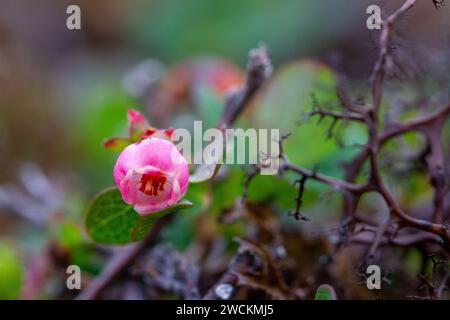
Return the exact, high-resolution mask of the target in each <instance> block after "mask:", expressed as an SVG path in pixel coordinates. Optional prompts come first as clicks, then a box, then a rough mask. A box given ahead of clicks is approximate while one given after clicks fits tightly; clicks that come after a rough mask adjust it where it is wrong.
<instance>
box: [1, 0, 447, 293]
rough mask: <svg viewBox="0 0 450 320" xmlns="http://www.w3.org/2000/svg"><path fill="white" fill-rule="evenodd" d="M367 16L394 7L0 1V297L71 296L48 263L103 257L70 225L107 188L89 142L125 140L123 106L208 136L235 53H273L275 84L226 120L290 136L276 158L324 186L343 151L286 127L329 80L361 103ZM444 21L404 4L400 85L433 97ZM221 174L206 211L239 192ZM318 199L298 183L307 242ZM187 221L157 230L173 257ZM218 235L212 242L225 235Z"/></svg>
mask: <svg viewBox="0 0 450 320" xmlns="http://www.w3.org/2000/svg"><path fill="white" fill-rule="evenodd" d="M70 4H77V5H79V6H80V7H81V13H82V16H81V21H82V29H81V30H73V31H71V30H68V29H67V28H66V18H67V17H68V15H67V14H66V7H67V6H68V5H70ZM369 4H379V5H380V6H381V7H382V9H383V10H384V11H387V12H391V11H392V9H393V8H396V7H397V6H398V5H399V4H400V2H399V1H375V0H371V1H360V0H334V1H326V0H319V1H307V0H304V1H303V0H283V1H266V0H246V1H240V0H236V1H234V0H233V1H231V0H228V1H210V0H195V1H177V0H161V1H156V0H155V1H150V0H146V1H144V0H130V1H119V0H97V1H90V0H83V1H76V0H73V1H60V0H58V1H56V0H41V1H24V0H0V298H19V297H21V298H27V299H35V298H65V297H70V293H67V292H65V291H64V289H63V288H61V284H62V283H64V279H65V273H64V269H63V268H59V267H58V263H59V262H60V263H61V266H63V265H64V263H68V262H70V263H75V264H78V265H80V266H82V269H83V271H86V272H87V273H89V274H91V275H92V276H95V274H96V273H98V272H99V270H100V269H101V267H102V265H103V263H104V261H105V256H106V255H107V250H108V249H105V248H100V249H99V248H98V247H97V246H96V245H94V244H92V243H90V241H89V239H88V237H87V236H86V234H85V233H84V231H83V223H82V216H83V211H84V208H85V206H86V203H87V201H88V200H89V198H90V197H91V196H92V195H93V194H94V193H95V192H97V191H98V190H100V189H101V188H104V187H107V186H110V185H112V184H113V179H112V168H113V164H114V161H115V158H116V157H117V154H116V153H113V152H111V151H108V150H106V149H104V148H103V147H102V142H103V141H104V140H105V139H106V138H108V137H111V136H114V135H123V134H125V132H126V129H125V128H126V111H127V109H128V108H136V109H139V110H141V111H142V112H143V113H144V114H146V115H147V116H148V118H149V120H150V122H151V123H152V124H153V125H154V126H156V127H166V126H174V127H187V128H190V126H192V121H193V120H203V121H204V125H205V124H206V126H213V125H214V123H215V122H216V121H217V119H218V116H219V114H220V109H221V99H222V98H223V95H224V93H225V92H226V91H227V90H228V89H230V88H232V87H233V86H234V85H238V84H239V83H241V81H242V76H243V72H244V70H245V64H246V61H247V54H248V51H249V50H250V49H251V48H253V47H255V46H257V45H258V44H259V43H261V42H263V43H265V44H266V45H267V46H268V48H269V50H270V52H271V54H272V58H273V63H274V66H275V80H274V81H273V83H272V84H271V85H270V86H268V88H266V90H265V91H264V92H263V93H262V94H260V95H259V96H258V97H256V98H255V99H254V101H253V102H252V105H251V108H250V110H249V112H248V113H247V114H246V115H244V117H243V119H242V120H241V122H240V123H241V124H242V126H256V127H274V128H280V129H282V132H288V131H294V134H293V136H294V138H293V139H292V140H291V141H292V142H288V143H290V144H289V145H288V152H289V153H290V156H291V158H292V159H293V160H294V161H296V162H298V163H301V164H302V165H305V166H308V167H310V168H311V167H313V166H314V165H316V164H320V168H321V169H322V171H324V172H326V173H329V174H333V175H336V176H339V175H340V174H341V172H340V171H339V166H338V164H339V163H338V162H339V160H343V159H348V158H349V157H350V156H351V155H353V154H354V152H355V150H353V149H352V148H348V150H347V149H346V150H341V149H340V148H338V146H337V145H336V143H335V142H334V141H333V140H327V139H326V137H325V131H326V129H325V127H323V126H322V127H320V126H319V127H318V128H317V129H314V128H312V126H311V127H308V126H306V127H302V129H299V131H295V130H297V129H295V128H296V127H297V125H296V121H297V120H299V119H301V116H302V113H303V112H305V111H306V110H307V109H309V108H310V107H311V99H310V95H311V93H313V92H315V93H316V94H317V95H318V96H319V97H320V99H321V101H326V102H330V103H333V101H334V100H335V93H334V92H333V90H332V88H333V87H334V86H335V84H336V79H337V77H338V76H342V77H343V78H344V79H345V81H346V82H347V83H348V84H351V86H352V88H353V89H352V90H353V94H354V95H355V96H358V95H364V93H365V92H366V90H367V87H368V84H369V82H368V79H369V77H370V73H371V70H372V67H373V63H374V61H375V59H376V55H377V50H376V49H377V46H376V39H377V35H378V33H377V31H370V30H368V29H367V28H366V19H367V17H368V15H367V14H366V13H365V11H366V8H367V6H368V5H369ZM449 18H450V8H446V7H443V8H442V9H441V10H439V11H438V10H436V9H435V8H434V6H433V5H432V4H431V0H430V1H419V3H418V4H417V7H416V8H414V10H412V11H410V13H408V15H407V17H406V18H405V19H403V20H402V21H401V23H400V25H399V34H400V35H401V42H399V43H398V45H399V48H398V50H396V54H397V55H398V56H400V57H402V59H401V61H402V62H403V63H404V64H403V70H404V72H403V73H402V77H403V78H408V79H413V80H414V81H415V80H417V79H421V82H422V86H421V88H422V90H424V92H427V93H434V92H437V91H439V90H442V89H444V90H448V89H447V86H448V85H447V84H446V81H447V80H448V74H449V73H448V71H449V67H450V54H448V52H449V49H450V35H449V33H448V30H449V28H448V27H449V22H448V21H450V20H449ZM399 41H400V40H399ZM405 70H406V71H405ZM430 79H432V80H430ZM423 83H425V84H423ZM396 86H397V87H396ZM393 87H394V88H397V89H398V90H393V91H392V92H391V93H390V96H389V97H391V98H392V100H393V101H395V102H396V103H397V104H399V105H401V104H402V103H404V100H408V99H410V98H411V99H412V98H413V97H414V94H415V90H414V89H412V88H411V87H405V86H404V85H401V84H395V85H393ZM302 130H303V131H302ZM344 135H345V137H344V138H345V140H346V141H347V142H348V143H350V142H353V143H357V142H361V141H363V140H364V137H365V133H364V132H363V131H362V130H360V129H359V128H357V127H354V128H352V130H347V131H346V132H345V133H344ZM230 176H231V177H232V178H227V179H225V180H220V179H219V182H218V185H217V189H215V190H214V194H215V195H216V196H214V195H212V198H213V200H208V201H212V203H213V204H212V209H211V212H220V211H221V210H223V209H224V208H226V207H227V205H230V204H231V203H233V201H234V200H235V198H236V197H237V195H238V194H239V193H240V192H241V190H240V189H239V188H240V186H241V181H242V177H243V175H242V172H241V171H239V170H234V171H233V170H231V173H230ZM273 179H274V180H273V181H271V182H269V183H267V184H268V185H275V186H276V188H278V190H285V191H286V190H287V191H286V192H284V191H282V192H279V193H278V194H277V193H274V191H273V190H272V189H270V188H268V189H267V190H265V189H264V188H263V189H262V190H255V191H254V197H255V199H263V200H266V201H268V202H269V203H271V204H275V206H276V207H277V210H279V211H280V212H285V211H286V210H287V209H289V208H293V205H294V203H293V202H292V198H293V197H292V195H293V193H292V192H293V191H292V190H290V189H289V188H290V187H289V183H288V182H286V183H284V182H280V181H275V178H273ZM412 179H415V182H414V183H412V184H411V182H410V181H409V182H406V181H405V183H406V184H407V185H408V186H409V188H410V189H411V190H409V189H408V190H409V193H408V194H406V193H405V195H404V197H405V201H406V202H407V203H411V202H412V201H416V202H419V204H420V202H422V203H424V204H426V203H427V201H429V199H430V198H429V197H430V191H429V189H428V187H429V186H427V182H426V179H425V177H423V176H414V177H412ZM224 181H225V182H224ZM411 181H412V180H411ZM222 182H223V183H222ZM220 183H222V185H221V184H220ZM196 188H202V187H196ZM233 188H234V189H233ZM283 188H287V189H283ZM321 188H322V189H321ZM230 190H231V191H230ZM195 191H196V190H195V188H194V190H193V191H191V192H192V193H193V197H196V196H197V197H199V199H200V201H203V202H205V201H207V200H205V199H204V194H206V193H207V191H205V190H200V191H198V193H197V194H195ZM323 191H324V189H323V187H320V186H315V185H314V184H312V187H311V191H310V193H309V194H308V197H309V198H307V200H306V204H305V205H306V210H307V212H308V215H310V216H312V217H314V218H313V221H312V224H311V225H310V226H311V227H310V228H311V229H312V231H314V232H315V231H317V230H322V229H323V228H324V224H323V223H322V222H323V221H326V222H327V223H328V225H330V224H332V222H333V221H337V220H338V219H339V215H338V213H337V212H338V210H337V209H336V208H337V206H338V200H337V199H333V196H330V197H331V198H332V199H328V200H327V201H325V202H324V201H321V200H320V199H322V198H321V193H322V192H323ZM215 197H216V198H215ZM336 198H337V197H336ZM268 199H269V200H268ZM408 201H409V202H408ZM203 202H202V203H203ZM379 202H380V201H379V199H378V200H377V199H373V201H370V203H371V205H370V206H368V208H367V210H368V211H369V212H370V210H372V211H377V210H379V206H380V204H379ZM377 203H378V204H377ZM200 211H201V210H199V209H198V208H197V211H196V210H193V211H192V212H190V213H189V214H187V215H186V216H185V217H180V218H177V220H176V221H175V222H174V223H173V224H172V225H171V227H170V228H169V229H168V230H167V239H168V241H169V242H171V243H172V244H173V245H174V246H175V247H176V248H178V249H179V250H184V249H186V248H189V247H190V245H191V243H192V241H193V240H192V239H193V238H194V237H195V236H194V234H195V232H196V230H197V229H196V228H199V227H198V225H202V224H201V223H200V222H199V223H197V222H198V220H195V219H197V218H198V216H197V215H198V214H199V212H200ZM205 219H207V218H205ZM203 220H204V219H203ZM203 220H202V221H203ZM207 221H209V220H207ZM194 222H195V223H194ZM203 223H205V222H204V221H203ZM208 223H209V222H208ZM211 223H212V222H211ZM221 228H222V227H221ZM222 229H224V230H222ZM222 229H220V228H219V231H217V230H216V231H214V232H222V233H223V234H224V236H225V237H228V236H229V237H231V235H235V234H239V232H240V231H239V230H240V229H239V226H238V227H233V228H232V227H223V228H222ZM310 231H311V230H310ZM49 252H50V253H49ZM105 252H106V253H105ZM49 256H51V258H49ZM55 257H56V260H55ZM58 259H59V260H58ZM411 259H414V257H413V258H411ZM55 261H57V262H55ZM58 261H59V262H58ZM412 261H413V262H412V268H414V266H415V265H414V261H415V260H412Z"/></svg>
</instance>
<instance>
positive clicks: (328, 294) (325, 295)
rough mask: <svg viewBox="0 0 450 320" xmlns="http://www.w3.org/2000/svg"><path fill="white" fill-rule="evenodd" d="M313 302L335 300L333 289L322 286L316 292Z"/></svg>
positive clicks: (328, 286)
mask: <svg viewBox="0 0 450 320" xmlns="http://www.w3.org/2000/svg"><path fill="white" fill-rule="evenodd" d="M314 300H337V296H336V292H335V291H334V288H333V287H332V286H330V285H328V284H322V285H320V286H319V288H318V289H317V291H316V295H315V297H314Z"/></svg>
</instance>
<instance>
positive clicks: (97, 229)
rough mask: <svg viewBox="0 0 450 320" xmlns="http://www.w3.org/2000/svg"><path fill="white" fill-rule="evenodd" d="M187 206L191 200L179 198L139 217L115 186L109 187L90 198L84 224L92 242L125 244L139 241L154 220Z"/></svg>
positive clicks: (188, 206) (190, 205)
mask: <svg viewBox="0 0 450 320" xmlns="http://www.w3.org/2000/svg"><path fill="white" fill-rule="evenodd" d="M190 207H192V203H191V202H189V201H187V200H182V201H180V202H179V203H177V204H175V205H173V206H170V207H167V208H166V209H164V210H161V211H159V212H155V213H152V214H150V215H147V216H141V215H139V214H138V213H137V212H136V211H135V210H134V209H133V207H132V206H131V205H129V204H126V203H125V202H124V201H123V200H122V196H121V194H120V191H119V189H117V188H115V187H112V188H108V189H106V190H104V191H102V192H100V193H99V194H98V195H97V196H95V198H94V199H93V200H92V202H91V204H90V205H89V207H88V208H87V213H86V220H85V225H86V230H87V232H88V233H89V235H90V236H91V238H92V239H93V240H94V241H96V242H99V243H103V244H127V243H130V242H135V241H138V240H141V239H142V238H143V237H144V236H145V235H146V234H147V232H148V231H149V230H150V228H151V226H152V225H153V223H154V222H155V221H156V220H157V219H160V218H162V217H164V216H166V215H168V214H170V213H172V212H175V211H178V210H181V209H185V208H190Z"/></svg>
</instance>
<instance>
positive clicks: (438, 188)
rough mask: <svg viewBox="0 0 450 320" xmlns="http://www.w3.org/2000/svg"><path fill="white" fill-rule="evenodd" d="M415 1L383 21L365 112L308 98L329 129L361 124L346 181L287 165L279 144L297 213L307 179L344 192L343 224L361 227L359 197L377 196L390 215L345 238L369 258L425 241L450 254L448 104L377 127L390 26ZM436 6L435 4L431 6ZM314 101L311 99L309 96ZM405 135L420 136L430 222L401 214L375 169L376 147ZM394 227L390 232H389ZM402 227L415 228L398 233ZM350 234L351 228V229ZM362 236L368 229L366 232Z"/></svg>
mask: <svg viewBox="0 0 450 320" xmlns="http://www.w3.org/2000/svg"><path fill="white" fill-rule="evenodd" d="M415 3H416V1H415V0H407V1H405V2H404V4H403V5H402V6H401V7H400V8H399V9H398V10H397V11H395V12H394V13H393V14H391V15H390V16H388V17H387V18H386V19H385V20H384V21H383V28H382V31H381V35H380V40H379V47H380V51H379V56H378V59H377V61H376V63H375V67H374V70H373V74H372V77H371V79H372V86H371V101H372V104H371V105H369V106H366V107H364V108H361V107H359V106H358V107H356V106H355V104H354V103H353V102H352V100H351V98H350V97H349V95H348V94H347V93H346V92H345V90H343V89H342V88H340V91H339V97H340V99H341V102H342V104H343V106H344V107H345V109H344V111H343V112H336V111H329V110H324V109H322V108H321V107H320V106H319V104H318V103H317V101H316V100H315V99H313V104H314V105H313V111H312V112H311V113H309V116H310V117H311V116H318V117H319V121H320V120H321V119H323V118H325V117H331V118H332V119H333V122H332V124H331V129H330V130H332V128H334V126H335V125H336V123H337V122H338V121H357V122H360V123H363V124H365V126H366V128H367V131H368V142H367V144H366V145H364V146H363V148H362V150H361V151H360V153H359V154H358V155H357V156H356V157H355V158H354V159H353V160H352V161H350V162H349V163H348V164H347V165H345V167H344V168H345V171H346V174H345V177H344V179H343V180H340V179H336V178H334V177H330V176H326V175H323V174H319V173H316V172H315V171H311V170H308V169H306V168H302V167H300V166H298V165H295V164H293V163H291V162H290V161H289V159H288V158H287V155H286V154H285V153H284V152H283V151H282V150H283V149H282V146H281V144H282V142H283V140H284V139H281V140H280V150H281V152H280V161H281V164H280V171H293V172H296V173H298V174H299V175H300V177H301V180H300V181H302V183H300V188H299V192H298V198H297V201H296V211H298V212H300V206H301V197H302V195H303V192H304V184H305V182H306V179H312V180H316V181H319V182H322V183H324V184H327V185H329V186H330V187H331V188H332V189H333V190H334V191H340V192H343V195H344V207H343V208H344V214H345V216H346V221H347V223H346V224H347V225H348V222H351V224H355V223H357V222H358V223H362V224H364V223H365V221H364V219H361V215H359V214H357V209H358V204H359V202H360V199H361V197H362V196H363V195H364V194H365V193H368V192H376V193H378V194H379V195H380V196H381V197H382V198H383V200H384V202H385V203H386V204H387V206H388V208H389V214H388V216H387V217H386V219H385V220H384V222H382V223H381V224H379V225H378V224H377V225H376V226H375V227H372V229H373V230H371V231H370V232H369V233H367V232H365V233H361V234H356V233H355V235H354V236H351V237H350V242H354V243H359V244H366V245H368V246H369V249H368V254H367V256H368V257H373V256H374V254H375V252H376V250H377V248H378V247H379V246H381V245H386V244H394V245H403V246H406V245H411V244H415V243H422V242H429V243H435V244H436V243H437V244H439V245H440V246H441V248H442V249H443V250H444V251H446V252H448V251H450V233H449V230H448V228H447V225H445V224H442V223H443V221H444V219H445V217H444V214H445V208H444V205H445V201H444V200H445V195H446V194H447V193H448V191H449V190H448V185H447V183H446V180H445V171H446V170H445V168H444V155H443V146H442V139H441V129H442V127H443V125H444V123H445V121H446V119H447V118H448V116H449V114H450V104H448V105H446V106H444V107H441V108H439V109H438V111H436V112H435V113H432V114H429V115H423V116H418V117H416V118H414V119H411V120H408V121H405V122H399V123H387V124H386V125H385V127H384V128H381V125H380V123H379V117H380V105H381V101H382V91H383V84H384V80H385V75H386V69H387V64H388V61H389V59H391V57H390V45H391V40H392V35H393V31H394V24H395V23H396V22H397V21H398V20H399V19H400V18H401V17H402V16H403V15H404V14H405V13H406V12H407V11H408V10H409V9H410V8H412V7H413V6H414V5H415ZM435 4H436V2H435ZM313 98H314V97H313ZM408 132H417V133H419V134H422V135H423V136H424V137H425V140H426V143H427V148H426V150H425V152H424V154H423V157H422V159H423V161H424V168H425V170H426V173H427V174H428V176H429V179H430V182H431V184H432V186H433V187H434V190H435V192H434V211H433V214H432V220H430V221H429V220H424V219H419V218H416V217H414V216H412V215H410V214H408V213H406V212H405V211H404V210H403V208H401V206H400V204H399V203H398V202H397V200H396V199H395V197H394V196H393V194H392V193H391V191H390V190H389V188H388V186H387V185H386V183H385V181H384V179H383V178H382V175H381V170H380V167H379V160H378V155H379V152H380V150H381V148H382V147H383V146H384V145H386V143H387V142H389V141H391V140H393V139H394V138H396V137H399V136H401V135H403V134H405V133H408ZM366 163H368V165H369V177H368V179H367V181H366V182H364V183H361V184H360V183H355V180H356V179H357V178H358V177H359V176H360V175H361V173H362V169H363V166H364V165H365V164H366ZM391 227H394V229H395V231H393V232H392V231H390V230H391V229H392V228H391ZM406 227H412V228H414V229H415V231H414V233H411V232H410V231H407V232H403V229H404V228H406ZM350 230H351V229H350ZM366 231H367V229H366Z"/></svg>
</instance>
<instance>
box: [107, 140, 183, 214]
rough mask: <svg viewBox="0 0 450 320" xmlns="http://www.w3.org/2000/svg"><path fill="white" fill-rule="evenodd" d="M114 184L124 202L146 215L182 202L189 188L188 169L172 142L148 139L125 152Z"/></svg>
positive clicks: (133, 145)
mask: <svg viewBox="0 0 450 320" xmlns="http://www.w3.org/2000/svg"><path fill="white" fill-rule="evenodd" d="M114 180H115V181H116V184H117V186H118V187H119V190H120V192H121V194H122V198H123V200H124V201H125V202H126V203H128V204H131V205H133V206H134V209H135V210H136V211H137V212H138V213H140V214H141V215H147V214H150V213H153V212H157V211H160V210H162V209H164V208H166V207H168V206H171V205H174V204H176V203H177V202H178V201H180V199H181V198H182V197H183V196H184V194H185V193H186V191H187V188H188V183H189V167H188V164H187V162H186V159H185V158H184V157H183V155H182V154H181V153H180V152H179V151H178V149H177V148H176V146H175V145H174V144H172V143H171V142H170V141H167V140H164V139H160V138H147V139H143V140H140V141H138V142H135V143H133V144H131V145H129V146H128V147H126V148H125V149H124V150H123V151H122V153H121V154H120V155H119V158H118V159H117V162H116V165H115V167H114Z"/></svg>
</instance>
